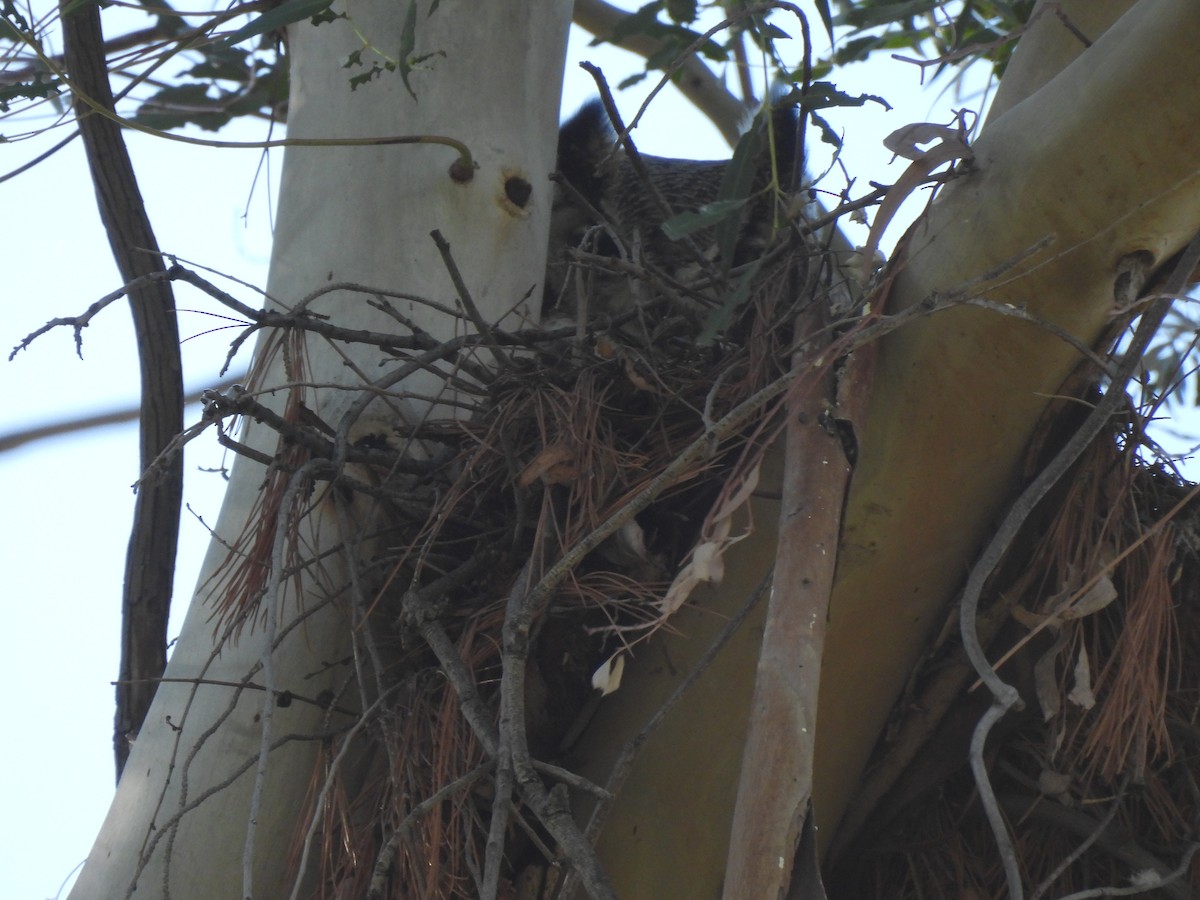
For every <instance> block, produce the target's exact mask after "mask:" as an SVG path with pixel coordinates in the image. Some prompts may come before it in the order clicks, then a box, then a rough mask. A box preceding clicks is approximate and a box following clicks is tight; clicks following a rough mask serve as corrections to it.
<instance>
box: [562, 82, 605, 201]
mask: <svg viewBox="0 0 1200 900" xmlns="http://www.w3.org/2000/svg"><path fill="white" fill-rule="evenodd" d="M615 139H616V134H615V133H614V131H613V127H612V123H610V122H609V121H608V113H606V112H605V111H604V105H603V104H602V103H601V102H600V101H599V100H589V101H588V102H587V103H585V104H584V105H583V106H581V107H580V108H579V111H578V112H577V113H575V115H573V116H571V118H570V119H568V120H567V121H566V122H565V123H563V125H562V127H561V128H560V129H559V131H558V163H557V165H558V172H559V174H560V175H562V176H563V178H565V179H566V180H567V181H568V182H570V183H571V185H572V187H574V188H575V190H577V191H579V193H581V194H583V196H584V197H585V198H586V199H587V200H588V202H589V203H591V204H592V205H593V206H597V207H598V206H599V205H600V200H601V198H602V197H603V196H604V189H605V187H606V185H607V182H608V179H609V175H610V171H611V169H612V167H613V165H614V161H613V160H612V159H611V158H610V157H611V153H612V148H613V141H614V140H615Z"/></svg>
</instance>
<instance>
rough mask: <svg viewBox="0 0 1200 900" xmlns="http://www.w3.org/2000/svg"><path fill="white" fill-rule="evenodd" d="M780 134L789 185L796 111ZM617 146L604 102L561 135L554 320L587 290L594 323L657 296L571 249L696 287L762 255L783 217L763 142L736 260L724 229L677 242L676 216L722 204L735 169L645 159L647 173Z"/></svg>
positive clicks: (779, 122)
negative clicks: (726, 255) (725, 253)
mask: <svg viewBox="0 0 1200 900" xmlns="http://www.w3.org/2000/svg"><path fill="white" fill-rule="evenodd" d="M774 132H775V141H776V147H775V150H776V153H775V158H776V159H777V160H779V161H780V163H779V175H780V178H779V181H780V182H781V183H783V184H788V183H789V182H790V181H791V180H792V179H791V171H792V170H793V169H794V164H793V163H792V159H793V157H794V155H795V151H794V147H795V117H794V115H793V114H792V112H791V111H790V110H788V111H783V112H781V113H778V114H776V117H775V128H774ZM614 141H615V135H614V133H613V129H612V127H611V125H610V124H609V121H608V118H607V115H606V114H605V112H604V109H603V107H602V106H601V105H600V104H599V102H592V103H589V104H587V105H585V106H584V107H583V108H582V109H581V110H580V111H579V112H578V113H576V114H575V116H574V117H572V118H571V119H570V120H568V121H567V122H566V123H565V124H564V125H563V127H562V129H561V130H560V132H559V142H558V170H559V173H560V175H561V176H562V180H563V182H565V184H560V185H559V186H558V187H557V189H556V199H555V204H554V212H553V215H552V226H551V237H550V247H549V259H548V267H547V277H546V288H547V289H546V296H545V310H546V312H547V313H560V314H561V313H574V312H575V311H576V310H577V309H578V307H579V306H580V305H581V303H580V297H581V286H582V298H583V300H582V305H583V306H584V307H585V309H586V312H587V314H588V315H589V316H593V315H597V314H608V315H614V314H617V313H620V312H624V311H625V310H627V309H629V308H631V307H632V306H633V305H635V304H636V303H638V302H640V301H645V300H648V299H653V296H654V293H655V292H654V291H653V290H652V289H650V288H647V287H646V286H645V285H644V284H642V283H640V282H639V280H638V279H637V278H632V277H629V275H627V274H613V273H611V272H604V271H602V268H603V267H601V266H593V267H590V268H589V267H582V268H581V269H579V270H574V269H573V265H572V263H571V261H570V259H569V256H568V251H569V250H572V249H579V250H581V251H584V252H586V253H591V254H594V255H597V256H601V257H607V258H610V259H612V260H620V261H624V262H626V263H632V264H633V267H635V268H639V269H644V270H646V271H648V272H650V273H651V274H653V275H656V276H658V277H661V278H663V279H666V280H667V281H669V282H675V283H678V284H680V285H684V286H687V285H694V284H695V283H696V282H697V281H698V280H701V279H703V280H706V281H709V282H712V281H714V279H715V280H719V278H720V276H721V275H722V274H723V273H725V272H728V270H729V268H730V267H731V266H734V265H740V264H742V263H744V262H747V261H749V260H750V259H753V258H755V257H756V256H757V255H758V254H759V253H761V252H762V250H763V248H764V247H765V246H766V245H767V243H768V242H769V240H770V238H771V237H772V235H773V233H774V230H775V219H776V216H775V203H774V200H775V195H774V192H772V191H771V190H770V187H771V185H772V184H773V183H774V180H773V178H772V171H771V154H770V153H769V152H768V149H767V148H766V146H765V141H761V140H760V141H759V143H760V144H762V145H763V146H762V147H761V148H760V150H759V151H758V152H757V153H755V155H754V157H753V159H754V161H755V166H754V167H755V175H754V178H753V180H752V183H751V184H750V185H748V190H749V192H750V193H749V199H748V200H747V202H746V203H745V205H744V206H742V207H741V208H740V209H739V210H737V211H736V212H735V213H733V215H734V216H735V217H736V220H735V221H734V223H733V225H734V227H735V229H736V231H737V233H736V244H735V245H734V247H735V252H734V253H733V258H732V259H721V258H720V253H719V251H718V247H717V243H716V228H713V227H709V228H705V229H703V230H701V231H698V232H695V233H694V234H691V235H689V236H688V237H686V238H683V239H680V240H672V239H670V238H669V237H668V236H667V235H666V234H664V233H663V230H662V225H663V222H664V221H666V220H667V219H669V218H670V217H672V216H675V215H678V214H681V213H691V212H695V211H696V210H698V209H700V208H701V207H703V206H705V204H709V203H712V202H713V201H714V200H716V199H718V196H719V194H720V193H721V188H722V180H723V179H724V178H725V175H726V171H727V169H728V167H729V162H728V161H726V160H718V161H697V160H688V159H668V158H664V157H658V156H647V155H644V154H643V155H642V156H641V160H642V163H643V166H644V170H645V176H643V175H642V174H640V173H639V172H638V171H637V169H636V167H635V166H634V165H633V163H632V162H631V161H630V159H629V157H628V155H627V154H626V153H625V152H624V150H621V149H616V150H614ZM647 181H649V183H650V184H652V185H653V190H651V189H650V188H649V187H648V186H647ZM655 193H657V195H658V196H657V197H655ZM726 194H728V189H727V190H726ZM734 197H735V198H736V194H734ZM625 269H626V270H629V269H630V267H625ZM573 271H579V272H581V273H582V274H583V275H585V277H584V278H583V279H582V281H581V280H580V279H579V278H576V277H573V275H572V272H573ZM685 293H687V291H685ZM705 300H706V297H705V296H704V294H703V293H699V294H697V293H690V294H689V300H688V303H689V304H690V305H693V308H695V307H703V306H704V305H705ZM710 302H711V304H713V305H715V304H716V303H717V302H719V301H718V299H717V297H715V296H713V297H712V298H711V301H710Z"/></svg>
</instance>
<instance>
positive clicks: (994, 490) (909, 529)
mask: <svg viewBox="0 0 1200 900" xmlns="http://www.w3.org/2000/svg"><path fill="white" fill-rule="evenodd" d="M1197 33H1200V4H1197V3H1196V2H1195V0H1142V2H1140V3H1138V4H1136V5H1134V6H1133V7H1132V9H1131V10H1130V11H1129V13H1128V14H1127V15H1125V16H1124V17H1122V18H1121V19H1119V20H1118V21H1117V22H1116V23H1115V24H1114V25H1113V26H1112V27H1111V28H1110V29H1109V30H1108V31H1107V32H1106V33H1105V34H1103V35H1102V36H1101V37H1100V38H1099V40H1097V41H1096V42H1095V43H1094V44H1093V46H1091V47H1090V48H1088V49H1087V50H1085V51H1084V52H1083V53H1081V54H1079V55H1078V57H1077V58H1076V59H1075V61H1074V62H1072V63H1071V64H1070V65H1069V66H1067V67H1066V68H1065V69H1064V70H1063V71H1062V72H1060V73H1058V75H1057V76H1055V77H1052V78H1047V77H1046V74H1045V72H1044V70H1042V69H1041V67H1040V66H1038V65H1037V63H1038V60H1037V59H1036V58H1028V65H1030V66H1031V67H1033V68H1035V69H1038V70H1039V74H1035V75H1034V76H1033V77H1032V79H1031V82H1030V83H1031V84H1034V85H1038V84H1040V85H1041V86H1040V88H1039V89H1037V90H1035V91H1034V92H1033V93H1032V94H1031V95H1030V96H1028V97H1027V98H1024V99H1023V100H1021V102H1019V103H1015V104H1014V105H1012V106H1011V108H1010V109H1009V110H1008V111H1007V112H1005V113H1004V114H1003V115H1001V116H999V117H996V118H994V119H992V120H991V121H990V122H989V124H988V127H987V128H986V129H985V130H984V133H983V134H982V135H981V136H980V138H979V141H978V142H977V144H976V146H975V148H974V149H975V154H976V165H975V171H974V172H972V173H971V174H969V175H967V176H965V177H963V178H962V179H961V180H959V181H956V182H954V183H952V184H951V185H949V186H947V187H946V188H944V189H943V192H942V195H941V197H940V198H939V200H938V202H937V203H936V204H935V206H934V208H933V210H932V212H931V213H930V214H929V215H928V216H927V217H926V218H925V219H924V220H923V221H922V222H919V223H918V224H917V225H916V226H914V228H913V229H912V231H911V232H910V235H909V238H908V241H907V244H906V245H905V246H903V247H902V248H901V250H900V251H899V252H900V254H902V257H901V259H900V260H899V261H898V265H899V266H900V268H901V272H900V275H899V278H898V279H897V281H896V283H895V285H894V286H893V288H892V290H891V292H890V295H889V299H888V301H887V303H888V306H887V310H888V311H889V312H896V311H898V310H901V309H904V308H907V307H909V306H912V305H913V304H917V303H921V302H922V301H926V300H929V299H931V298H937V297H939V296H940V297H942V298H944V299H949V297H950V296H951V295H952V293H953V292H955V291H958V290H961V289H962V288H963V287H964V286H967V285H969V288H970V289H969V290H967V291H963V294H964V295H969V296H972V297H983V298H985V299H987V300H989V301H993V302H995V303H1000V304H1012V305H1014V306H1016V307H1019V308H1021V309H1025V310H1028V312H1029V313H1031V314H1032V315H1033V316H1036V317H1038V318H1039V319H1042V320H1046V321H1049V322H1052V323H1054V324H1056V325H1057V326H1059V327H1061V328H1063V329H1065V330H1067V331H1068V332H1070V333H1071V334H1073V335H1074V336H1075V337H1076V338H1078V339H1079V340H1081V341H1082V342H1084V343H1085V344H1086V343H1091V342H1092V341H1094V340H1095V339H1096V338H1097V337H1098V336H1099V335H1100V333H1101V331H1102V330H1103V329H1104V328H1105V327H1106V325H1107V324H1108V323H1109V321H1110V320H1109V315H1110V313H1111V311H1112V305H1113V282H1114V280H1115V278H1116V277H1117V264H1118V261H1119V260H1120V259H1121V258H1122V257H1124V256H1125V255H1126V254H1130V253H1134V252H1139V251H1145V252H1147V253H1149V254H1151V256H1152V258H1153V259H1154V260H1155V261H1156V262H1158V263H1162V262H1165V261H1166V260H1167V259H1168V258H1169V257H1170V256H1171V255H1172V254H1173V253H1175V252H1177V251H1178V250H1179V249H1181V248H1182V247H1183V246H1184V245H1185V244H1186V243H1187V241H1188V240H1189V239H1190V238H1191V237H1192V235H1193V234H1194V233H1195V232H1196V230H1197V229H1198V228H1200V174H1198V173H1197V168H1196V160H1197V159H1200V129H1197V128H1196V127H1195V125H1194V123H1195V122H1196V121H1197V119H1198V118H1200V54H1197V53H1196V52H1195V46H1194V37H1195V35H1196V34H1197ZM1025 64H1026V63H1023V62H1022V56H1021V48H1019V47H1018V51H1017V54H1016V56H1015V57H1014V59H1013V62H1012V64H1011V68H1010V72H1015V71H1017V70H1019V69H1020V68H1021V67H1022V66H1024V65H1025ZM1047 236H1049V237H1051V238H1052V243H1051V244H1050V245H1049V246H1048V247H1047V248H1045V249H1043V250H1042V251H1041V252H1039V253H1037V254H1036V255H1035V256H1033V257H1031V258H1028V259H1025V260H1023V261H1021V262H1020V263H1019V264H1016V265H1013V263H1012V261H1013V260H1015V259H1017V258H1019V257H1020V255H1021V254H1022V253H1024V252H1025V251H1028V250H1029V249H1030V248H1032V247H1034V246H1035V245H1036V244H1037V243H1038V242H1039V241H1041V240H1042V239H1043V238H1045V237H1047ZM993 270H1003V272H1002V274H1001V275H999V276H998V277H995V276H994V277H992V278H990V280H987V281H982V280H981V281H978V282H976V283H974V284H970V282H971V280H972V279H980V278H981V276H983V275H984V274H985V273H988V272H991V271H993ZM1079 361H1080V355H1079V353H1078V351H1077V350H1075V349H1072V348H1071V347H1070V346H1068V345H1067V344H1065V343H1064V342H1062V341H1061V340H1059V339H1058V338H1055V337H1052V336H1050V335H1049V334H1048V333H1047V332H1046V331H1045V330H1043V329H1041V328H1040V327H1039V326H1037V325H1034V324H1030V323H1028V322H1019V321H1016V320H1015V319H1012V318H1005V317H1003V316H1001V315H1000V314H999V313H997V312H994V311H990V310H984V309H965V308H963V309H953V310H949V311H942V312H937V313H933V314H931V315H929V316H928V317H926V318H924V319H922V320H920V321H918V322H915V323H910V324H909V325H907V326H905V327H903V328H901V329H899V330H898V331H896V332H894V333H892V334H890V335H889V336H888V337H886V338H885V339H884V340H883V341H882V342H881V345H880V359H879V370H878V373H877V375H876V377H875V379H874V384H873V387H872V393H871V396H870V398H869V410H868V413H867V416H866V420H865V423H856V426H857V427H858V429H859V431H858V435H857V437H858V442H859V457H858V463H857V467H856V470H855V472H854V475H853V481H852V488H851V492H850V495H849V499H848V505H847V508H846V512H845V516H844V519H843V523H844V531H843V542H842V546H841V550H840V554H841V555H840V558H839V563H838V582H837V584H836V586H835V588H834V592H833V596H832V599H831V612H830V620H829V623H828V630H827V633H826V638H825V646H824V660H823V664H822V671H821V673H820V678H821V689H820V698H819V705H818V710H817V729H816V760H815V772H814V777H813V800H814V804H815V813H816V820H817V824H818V831H817V837H818V843H819V844H820V845H821V846H822V847H827V846H828V841H829V836H830V835H831V834H832V832H833V830H834V829H835V828H836V826H837V824H838V822H839V820H840V819H841V817H842V814H843V811H844V810H845V808H846V804H847V803H848V802H849V798H850V797H851V795H852V794H853V792H854V790H855V788H856V785H857V784H858V782H859V779H860V778H861V774H862V771H863V767H864V766H865V764H866V762H867V758H868V755H869V754H870V752H871V750H872V747H873V746H874V744H875V741H876V739H877V737H878V735H879V733H880V731H881V729H882V727H883V724H884V722H885V719H886V717H887V715H888V713H889V711H890V710H891V708H892V705H893V703H894V702H895V699H896V697H897V696H898V695H899V692H900V691H901V690H902V689H903V687H904V685H905V683H906V682H907V680H908V677H909V674H910V672H911V670H912V667H913V666H914V664H915V663H916V661H917V659H918V658H919V656H920V654H921V652H922V650H923V648H924V647H925V645H926V642H927V641H928V640H929V638H930V636H931V632H932V630H933V629H935V628H937V627H938V626H939V625H940V624H941V623H942V622H943V621H944V617H945V614H946V612H947V610H948V608H949V605H950V603H951V602H952V601H953V598H954V595H955V591H956V590H957V589H958V588H959V587H960V586H961V584H962V582H963V581H964V580H965V577H966V574H967V571H968V569H969V567H970V565H971V563H972V560H973V558H974V556H975V554H976V553H977V552H978V550H979V548H980V545H981V543H982V541H983V540H984V539H985V538H986V536H987V534H988V532H989V529H990V528H992V527H994V525H995V523H996V521H997V520H998V518H999V516H1000V514H1001V513H1002V510H1003V504H1004V503H1005V501H1006V499H1007V498H1009V497H1010V496H1011V492H1012V491H1013V490H1014V488H1015V486H1016V481H1017V477H1018V474H1019V460H1020V458H1021V455H1022V453H1023V451H1024V448H1025V446H1026V443H1027V441H1028V439H1029V436H1030V434H1031V432H1032V430H1033V428H1034V425H1035V423H1036V421H1037V419H1038V417H1039V416H1040V415H1041V413H1042V411H1043V410H1044V408H1045V405H1046V403H1047V402H1048V401H1049V399H1050V398H1051V397H1052V396H1053V395H1054V393H1055V391H1056V389H1057V388H1058V387H1059V385H1060V384H1061V383H1062V381H1063V379H1064V378H1065V377H1066V375H1067V374H1068V373H1069V372H1070V371H1071V369H1072V368H1073V367H1074V366H1075V365H1076V364H1077V363H1078V362H1079ZM772 484H776V485H777V484H778V481H777V480H776V481H772V480H771V479H770V478H768V476H767V475H766V474H764V479H763V482H762V486H763V489H764V492H770V490H771V485H772ZM759 503H760V507H762V508H760V509H759V511H758V513H756V521H757V522H758V523H759V526H758V528H759V530H758V532H757V533H756V535H755V536H754V537H752V538H750V539H748V540H746V541H744V542H743V543H742V544H739V545H737V546H736V547H734V548H733V550H732V551H731V552H730V555H729V557H728V558H727V561H726V579H725V582H724V583H723V584H722V585H721V587H720V588H719V589H716V590H713V591H706V592H701V593H699V594H698V595H697V596H696V597H694V599H695V600H696V609H695V610H694V611H691V612H689V613H686V614H685V615H684V616H682V617H680V618H678V619H677V620H676V622H675V623H674V624H675V625H676V626H677V629H678V634H671V635H666V634H663V635H660V636H657V637H656V638H655V639H653V640H652V641H651V642H649V644H648V646H645V647H643V648H640V651H639V653H638V655H637V658H636V659H635V660H634V661H633V664H632V666H630V667H628V668H627V669H626V674H625V681H624V685H623V687H622V689H621V691H618V692H617V693H616V694H614V695H613V696H612V697H609V698H606V700H605V703H604V705H603V706H602V709H601V712H600V713H599V714H598V716H597V718H596V721H595V727H593V728H592V729H591V731H590V733H589V734H588V735H586V736H585V738H584V740H583V741H582V742H581V745H580V747H579V748H578V753H579V754H580V755H581V756H582V757H586V759H587V763H586V771H588V772H589V773H590V774H593V776H594V777H599V774H600V773H603V772H606V771H607V768H608V765H609V761H610V760H611V759H612V758H614V757H615V755H616V754H617V753H618V752H619V751H620V748H621V747H622V746H623V745H624V743H625V741H626V740H628V739H629V738H630V736H631V735H633V734H635V733H636V732H637V731H638V730H639V729H640V728H641V726H642V724H643V723H644V722H645V721H646V720H647V718H648V716H649V713H650V712H651V711H653V710H654V709H656V708H657V705H658V703H659V702H661V700H662V699H663V698H665V697H666V696H667V695H668V694H669V693H670V691H671V690H672V689H673V688H674V687H675V686H676V685H677V684H678V683H679V682H680V681H681V680H682V679H683V678H684V677H685V676H686V675H687V673H688V671H689V670H690V669H691V668H692V667H693V666H694V665H695V662H696V660H697V659H698V658H699V657H700V655H701V654H702V653H703V650H704V647H705V645H706V641H707V639H708V638H710V637H711V635H712V634H714V633H715V632H716V631H717V630H718V629H719V625H718V624H716V622H717V620H718V619H719V617H720V616H723V615H731V614H732V613H733V612H734V611H736V610H737V609H738V608H739V607H740V606H741V604H742V602H743V601H744V600H745V598H746V597H748V596H749V595H750V594H751V593H752V592H753V590H754V589H755V587H756V586H757V585H758V584H759V583H760V582H761V580H762V578H763V576H764V574H765V573H766V572H767V570H768V569H769V567H770V565H771V560H772V555H773V550H774V548H773V546H769V547H764V546H763V545H764V544H770V542H771V541H773V540H774V538H775V529H774V528H773V527H770V526H769V525H768V524H767V523H768V518H769V517H770V516H771V514H772V512H771V510H770V506H771V504H770V503H768V502H766V501H760V502H759ZM808 550H809V548H804V547H786V546H784V547H780V548H779V553H781V554H784V553H805V552H808ZM714 613H715V615H714ZM756 627H758V623H757V622H755V621H750V622H747V623H746V625H745V626H743V631H742V633H741V634H740V635H739V636H738V637H737V638H735V640H734V641H732V642H731V643H730V644H729V645H728V646H727V647H726V649H725V651H723V653H722V654H721V656H719V657H718V659H717V662H716V663H715V664H714V665H713V667H712V668H710V669H709V670H708V671H707V672H706V673H705V674H704V675H703V676H702V677H701V678H700V679H699V681H698V682H697V683H696V685H695V687H694V689H693V690H692V691H691V693H690V694H688V695H687V696H685V697H684V699H683V701H682V702H681V703H680V704H679V705H678V706H676V707H675V708H674V709H673V711H672V712H671V713H670V714H669V715H668V716H667V718H666V720H665V722H664V723H663V725H662V726H661V727H660V728H659V730H658V731H656V732H655V733H654V734H653V735H652V736H651V737H650V739H649V740H648V741H647V743H646V745H645V747H644V749H643V751H642V753H641V755H640V756H639V758H638V760H637V762H636V763H635V765H634V767H633V770H632V772H631V774H630V776H629V780H628V781H627V782H626V788H625V790H624V791H623V793H622V794H621V796H620V797H619V799H618V800H617V802H616V804H615V806H614V808H613V810H612V812H611V814H610V817H609V819H608V823H607V826H606V829H605V831H604V833H603V835H602V837H601V841H600V852H601V855H602V859H603V861H604V862H605V864H606V865H607V866H608V867H609V871H610V874H611V875H612V877H613V880H614V882H615V883H616V885H617V889H618V892H619V893H620V896H622V897H626V898H650V897H659V896H679V897H714V896H719V895H721V892H722V888H723V887H724V890H725V891H726V893H725V896H727V897H742V896H744V897H754V898H756V900H757V898H758V897H762V896H771V894H762V893H755V892H754V890H753V889H752V888H749V889H748V888H747V887H746V886H744V885H731V884H724V885H723V880H724V875H725V873H724V860H725V854H726V846H727V843H728V839H729V827H730V826H729V823H730V820H731V815H732V809H733V803H734V788H735V787H736V785H737V781H738V774H739V768H740V764H741V747H742V744H743V741H744V735H745V729H746V721H747V715H748V712H749V703H750V697H751V691H752V685H753V676H754V667H755V664H756V654H757V647H758V642H757V640H756V639H755V635H754V629H755V628H756ZM788 777H790V776H789V775H788V774H787V773H781V778H788ZM786 799H787V802H788V803H793V802H794V798H786ZM790 863H791V861H790V860H789V859H787V858H785V856H784V855H782V854H781V855H780V856H779V857H778V865H779V867H780V869H781V870H782V869H783V868H784V867H786V866H788V865H790ZM664 892H666V893H664Z"/></svg>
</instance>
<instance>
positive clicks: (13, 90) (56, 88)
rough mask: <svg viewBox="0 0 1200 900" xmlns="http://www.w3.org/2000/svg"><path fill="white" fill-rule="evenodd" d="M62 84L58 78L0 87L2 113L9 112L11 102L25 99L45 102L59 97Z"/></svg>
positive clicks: (0, 110)
mask: <svg viewBox="0 0 1200 900" xmlns="http://www.w3.org/2000/svg"><path fill="white" fill-rule="evenodd" d="M61 85H62V82H61V81H59V80H58V79H57V78H55V79H50V80H47V81H41V80H38V81H18V82H17V83H16V84H5V85H0V112H8V105H9V102H10V101H12V100H16V99H17V98H19V97H23V98H25V99H26V100H45V99H47V98H49V97H57V96H58V95H59V93H60V86H61Z"/></svg>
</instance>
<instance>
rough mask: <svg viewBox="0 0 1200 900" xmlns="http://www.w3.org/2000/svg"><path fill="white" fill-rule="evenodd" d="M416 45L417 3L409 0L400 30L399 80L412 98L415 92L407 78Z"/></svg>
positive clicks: (415, 96)
mask: <svg viewBox="0 0 1200 900" xmlns="http://www.w3.org/2000/svg"><path fill="white" fill-rule="evenodd" d="M416 46H417V4H416V0H409V2H408V12H406V13H405V14H404V28H403V30H401V32H400V80H401V81H403V82H404V88H405V90H407V91H408V96H410V97H412V98H413V100H416V99H417V95H416V93H415V92H414V91H413V89H412V84H411V83H410V82H409V80H408V76H409V75H410V74H411V73H412V63H413V61H412V59H411V57H412V54H413V50H414V49H415V48H416Z"/></svg>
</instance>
